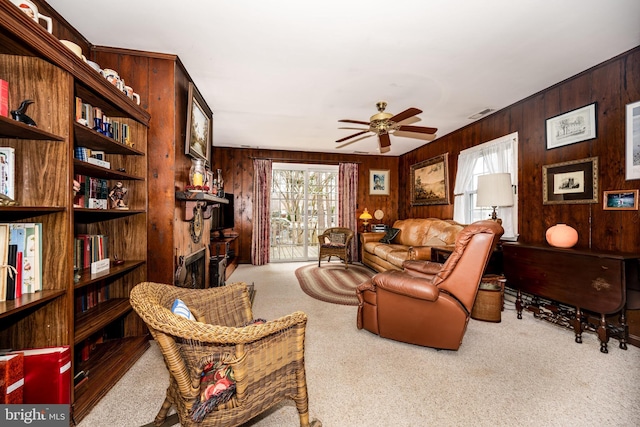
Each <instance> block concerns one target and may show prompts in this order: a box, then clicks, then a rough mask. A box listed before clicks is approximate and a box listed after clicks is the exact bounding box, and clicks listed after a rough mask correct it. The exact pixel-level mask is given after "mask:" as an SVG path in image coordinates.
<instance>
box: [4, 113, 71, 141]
mask: <svg viewBox="0 0 640 427" xmlns="http://www.w3.org/2000/svg"><path fill="white" fill-rule="evenodd" d="M0 138H16V139H36V140H42V141H44V140H49V141H64V140H65V138H64V137H62V136H59V135H54V134H52V133H51V132H47V131H44V130H41V129H38V128H37V127H33V126H29V125H25V124H24V123H20V122H17V121H15V120H13V119H11V118H8V117H3V116H0Z"/></svg>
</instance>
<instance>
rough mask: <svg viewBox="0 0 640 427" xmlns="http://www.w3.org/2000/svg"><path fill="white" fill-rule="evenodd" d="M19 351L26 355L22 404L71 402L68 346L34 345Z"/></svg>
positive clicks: (69, 353)
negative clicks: (42, 346) (39, 346)
mask: <svg viewBox="0 0 640 427" xmlns="http://www.w3.org/2000/svg"><path fill="white" fill-rule="evenodd" d="M19 352H20V353H22V354H23V355H24V392H23V403H45V404H66V405H68V404H70V403H71V349H70V348H69V346H61V347H44V348H33V349H27V350H20V351H19ZM15 353H18V352H15ZM10 354H13V353H10Z"/></svg>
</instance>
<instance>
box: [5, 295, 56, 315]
mask: <svg viewBox="0 0 640 427" xmlns="http://www.w3.org/2000/svg"><path fill="white" fill-rule="evenodd" d="M64 294H65V291H64V290H53V291H40V292H34V293H32V294H25V295H22V297H20V298H19V299H16V300H12V301H2V302H0V319H4V318H5V317H9V316H12V315H14V314H17V313H20V312H22V311H24V310H30V309H33V308H36V307H38V306H39V305H42V304H46V303H47V302H49V301H51V300H52V299H54V298H58V297H59V296H61V295H64Z"/></svg>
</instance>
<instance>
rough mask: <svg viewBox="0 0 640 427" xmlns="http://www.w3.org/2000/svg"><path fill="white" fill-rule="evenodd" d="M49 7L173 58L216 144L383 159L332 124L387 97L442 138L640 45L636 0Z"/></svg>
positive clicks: (59, 2) (104, 40) (215, 1)
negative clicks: (209, 117)
mask: <svg viewBox="0 0 640 427" xmlns="http://www.w3.org/2000/svg"><path fill="white" fill-rule="evenodd" d="M48 3H49V4H50V5H51V6H53V7H54V9H56V10H57V11H58V12H59V13H60V14H61V15H62V16H64V17H65V18H66V19H67V21H69V23H70V24H71V25H73V26H74V27H75V28H76V29H77V30H79V31H80V32H81V33H82V34H83V35H84V36H85V37H86V38H87V39H88V40H90V41H91V42H92V43H93V44H96V45H105V46H117V47H123V48H131V49H138V50H145V51H153V52H162V53H170V54H177V55H178V56H179V57H180V59H181V60H182V62H183V63H184V65H185V67H186V68H187V70H188V72H189V74H190V75H191V77H192V78H193V80H194V82H195V84H196V86H197V87H198V89H199V90H200V92H201V93H202V95H203V96H204V98H205V100H206V101H207V103H208V104H209V106H210V107H211V109H212V110H213V112H214V132H213V135H214V137H213V145H214V146H223V147H247V146H249V147H253V148H269V149H282V150H303V151H318V152H341V153H353V152H357V153H360V154H364V153H368V154H377V153H378V151H377V137H375V136H373V137H371V138H365V139H363V140H361V141H358V142H356V143H353V144H351V145H348V146H347V147H344V148H342V149H340V150H337V149H336V145H339V144H336V143H335V140H337V139H340V138H343V137H345V136H347V135H350V134H351V133H355V132H356V131H353V130H344V129H339V126H340V125H341V124H339V123H338V120H339V119H355V120H362V121H368V119H369V117H370V116H371V115H372V114H374V113H376V107H375V104H376V102H377V101H379V100H385V101H387V102H388V107H387V112H390V113H393V114H396V113H399V112H400V111H403V110H405V109H406V108H408V107H417V108H419V109H421V110H423V113H422V114H420V115H419V116H418V117H419V118H420V119H421V120H420V121H419V122H417V123H414V124H415V125H418V126H431V127H437V128H438V129H439V130H438V133H437V135H438V136H439V137H440V136H443V135H445V134H447V133H450V132H452V131H454V130H456V129H459V128H461V127H463V126H465V125H467V124H469V123H471V121H472V120H470V119H468V117H469V116H471V115H473V114H474V113H477V112H479V111H481V110H484V109H485V108H492V109H494V110H499V109H501V108H503V107H506V106H508V105H510V104H512V103H514V102H516V101H518V100H520V99H523V98H525V97H527V96H529V95H532V94H534V93H536V92H538V91H540V90H542V89H544V88H546V87H549V86H551V85H553V84H554V83H557V82H559V81H562V80H564V79H566V78H568V77H571V76H573V75H575V74H577V73H579V72H581V71H583V70H586V69H587V68H589V67H592V66H594V65H597V64H599V63H600V62H603V61H605V60H607V59H610V58H612V57H614V56H616V55H618V54H620V53H622V52H624V51H627V50H629V49H631V48H633V47H635V46H637V45H639V44H640V1H638V0H609V1H602V0H562V1H557V0H517V1H514V0H485V1H477V0H473V1H470V0H467V1H464V0H413V1H410V0H395V1H380V0H368V1H361V0H357V1H355V0H340V1H338V0H323V1H319V2H310V1H303V0H269V1H264V0H262V1H260V0H254V1H250V0H235V1H231V0H228V1H221V0H190V1H175V0H174V1H168V0H134V1H132V0H109V1H107V2H94V1H81V0H49V1H48ZM134 89H135V88H134ZM391 143H392V145H391V151H390V152H389V153H388V154H387V155H391V156H398V155H401V154H403V153H406V152H408V151H411V150H413V149H415V148H417V147H419V146H421V145H423V144H425V143H426V141H424V140H419V139H412V138H401V137H397V136H392V137H391Z"/></svg>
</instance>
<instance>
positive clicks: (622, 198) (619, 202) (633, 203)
mask: <svg viewBox="0 0 640 427" xmlns="http://www.w3.org/2000/svg"><path fill="white" fill-rule="evenodd" d="M602 198H603V199H604V200H603V205H602V209H604V210H605V211H637V210H638V190H612V191H605V192H604V193H603V197H602Z"/></svg>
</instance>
